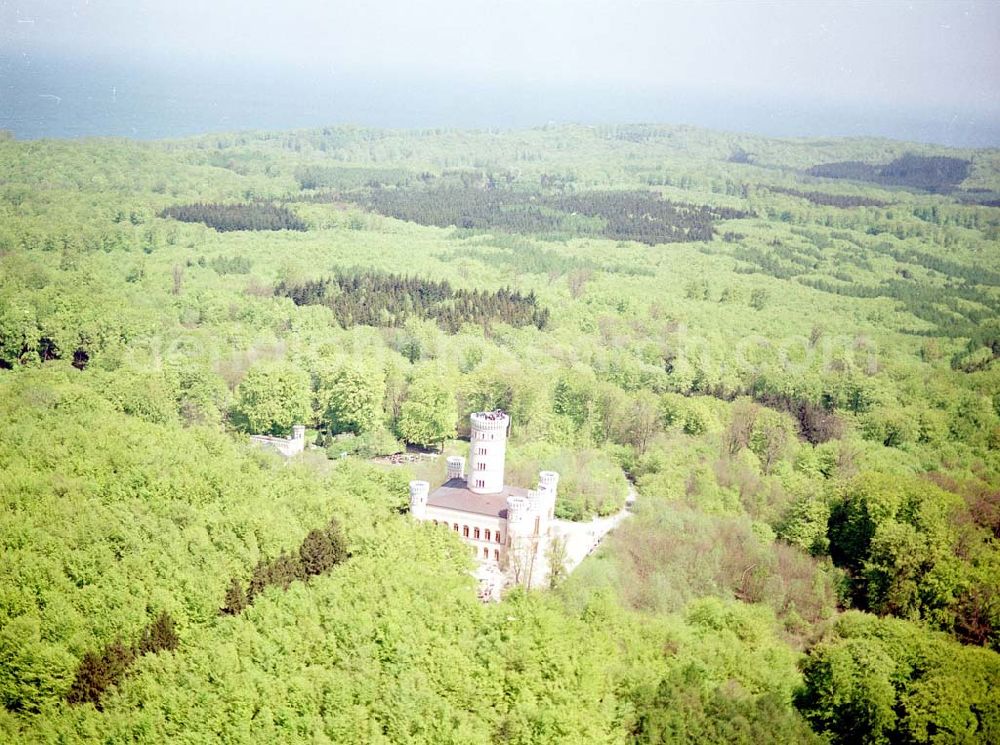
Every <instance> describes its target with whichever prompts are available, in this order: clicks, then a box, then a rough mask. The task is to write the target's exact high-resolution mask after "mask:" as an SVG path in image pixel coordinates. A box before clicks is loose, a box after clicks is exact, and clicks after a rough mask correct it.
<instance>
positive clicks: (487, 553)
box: [472, 546, 500, 562]
mask: <svg viewBox="0 0 1000 745" xmlns="http://www.w3.org/2000/svg"><path fill="white" fill-rule="evenodd" d="M472 553H473V554H475V553H476V547H475V546H473V547H472ZM483 558H484V559H486V560H489V558H490V550H489V549H488V548H485V547H484V548H483ZM493 560H494V561H497V562H499V561H500V549H499V548H495V549H493Z"/></svg>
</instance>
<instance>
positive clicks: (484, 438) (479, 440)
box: [466, 409, 510, 494]
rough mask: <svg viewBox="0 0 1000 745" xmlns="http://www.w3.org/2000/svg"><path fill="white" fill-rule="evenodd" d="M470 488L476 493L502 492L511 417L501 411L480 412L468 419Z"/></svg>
mask: <svg viewBox="0 0 1000 745" xmlns="http://www.w3.org/2000/svg"><path fill="white" fill-rule="evenodd" d="M469 421H470V435H469V473H468V476H467V478H466V481H467V483H468V486H469V489H470V490H471V491H473V492H475V493H476V494H496V493H497V492H500V491H503V468H504V461H505V459H506V457H507V434H508V433H509V432H510V417H509V416H507V415H506V414H505V413H504V412H502V411H500V410H499V409H498V410H497V411H480V412H477V413H475V414H473V415H472V416H471V417H469Z"/></svg>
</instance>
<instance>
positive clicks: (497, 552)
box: [493, 548, 500, 561]
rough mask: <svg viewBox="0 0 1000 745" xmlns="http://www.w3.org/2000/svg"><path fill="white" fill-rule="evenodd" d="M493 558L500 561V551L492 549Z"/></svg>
mask: <svg viewBox="0 0 1000 745" xmlns="http://www.w3.org/2000/svg"><path fill="white" fill-rule="evenodd" d="M493 558H494V559H496V560H497V561H500V549H499V548H495V549H493Z"/></svg>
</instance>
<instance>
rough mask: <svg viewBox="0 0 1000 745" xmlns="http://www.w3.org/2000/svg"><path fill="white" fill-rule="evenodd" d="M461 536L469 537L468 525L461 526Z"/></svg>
mask: <svg viewBox="0 0 1000 745" xmlns="http://www.w3.org/2000/svg"><path fill="white" fill-rule="evenodd" d="M462 535H463V536H465V537H466V538H468V537H469V526H468V525H463V526H462Z"/></svg>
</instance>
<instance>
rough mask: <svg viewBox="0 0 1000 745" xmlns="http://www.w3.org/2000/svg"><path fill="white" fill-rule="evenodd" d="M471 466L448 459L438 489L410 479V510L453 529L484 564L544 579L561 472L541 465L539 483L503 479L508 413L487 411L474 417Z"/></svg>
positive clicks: (528, 580) (518, 577)
mask: <svg viewBox="0 0 1000 745" xmlns="http://www.w3.org/2000/svg"><path fill="white" fill-rule="evenodd" d="M470 425H471V426H470V429H471V435H470V438H469V459H468V462H469V471H468V473H466V471H465V464H466V460H465V458H462V457H461V456H451V457H449V458H448V459H447V473H446V480H445V482H444V483H443V484H441V486H439V487H438V488H436V489H435V490H434V491H431V490H430V484H429V483H428V482H426V481H411V482H410V514H411V515H412V516H413V517H414V518H415V519H417V520H429V521H431V522H433V523H435V524H436V525H441V526H442V527H445V528H447V529H449V530H453V531H455V532H456V533H458V534H459V536H460V537H461V538H462V539H463V540H464V541H465V542H466V543H468V544H469V545H470V546H471V547H472V551H473V554H474V555H475V557H476V558H477V559H478V560H479V561H480V562H481V563H484V564H488V565H493V566H495V567H496V568H498V569H500V570H502V571H504V572H505V573H506V574H507V575H508V577H509V579H510V580H511V581H513V582H516V583H518V584H526V585H529V586H530V585H535V584H540V583H541V582H544V581H545V579H546V577H547V574H548V570H547V568H546V565H545V548H546V547H547V545H548V539H549V534H550V524H551V522H552V520H553V519H554V512H555V504H556V491H557V488H558V484H559V474H558V473H556V472H555V471H542V472H541V473H540V474H539V475H538V486H537V488H536V489H525V488H522V487H519V486H509V485H506V484H504V462H505V460H506V455H507V437H508V436H509V434H510V417H509V416H508V415H507V414H506V413H504V412H503V411H499V410H498V411H484V412H478V413H475V414H472V416H471V417H470Z"/></svg>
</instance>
